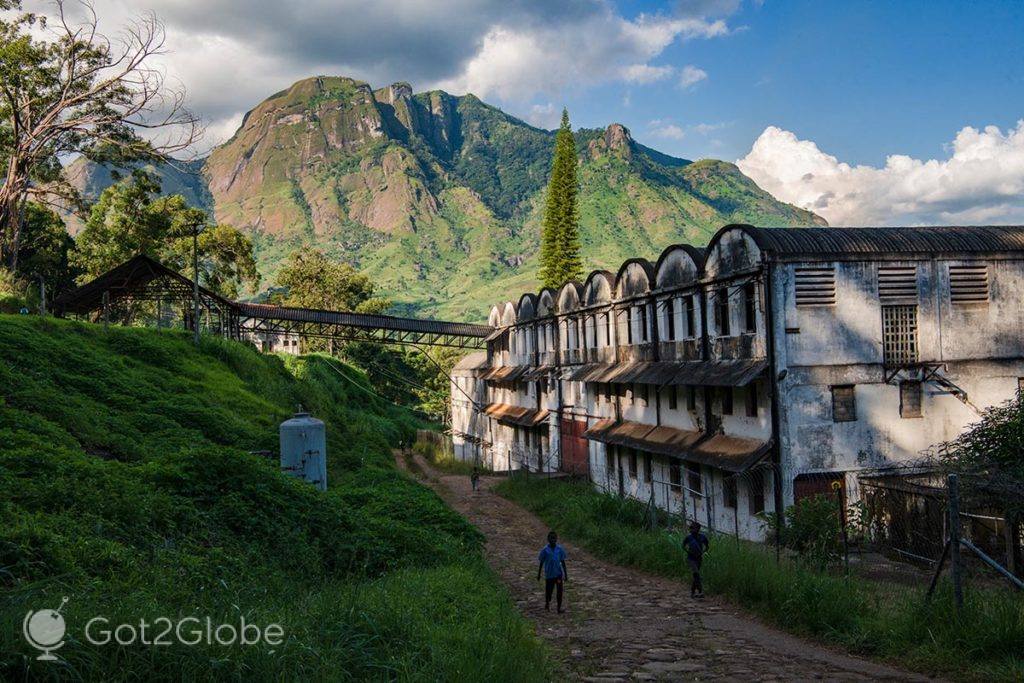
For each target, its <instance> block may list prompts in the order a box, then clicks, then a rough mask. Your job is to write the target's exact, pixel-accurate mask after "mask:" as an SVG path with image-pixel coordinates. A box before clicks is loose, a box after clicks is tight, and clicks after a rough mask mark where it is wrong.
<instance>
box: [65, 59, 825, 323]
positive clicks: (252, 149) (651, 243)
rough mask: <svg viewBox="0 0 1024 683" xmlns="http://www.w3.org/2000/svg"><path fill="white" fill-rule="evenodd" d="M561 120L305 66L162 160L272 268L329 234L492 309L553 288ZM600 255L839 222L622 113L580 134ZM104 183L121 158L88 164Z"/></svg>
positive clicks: (465, 311) (380, 276)
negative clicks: (645, 134) (673, 145)
mask: <svg viewBox="0 0 1024 683" xmlns="http://www.w3.org/2000/svg"><path fill="white" fill-rule="evenodd" d="M553 140H554V135H553V133H552V132H550V131H546V130H541V129H538V128H535V127H533V126H530V125H528V124H526V123H524V122H523V121H520V120H518V119H516V118H514V117H512V116H509V115H508V114H506V113H504V112H502V111H501V110H499V109H497V108H495V107H492V106H490V105H488V104H486V103H484V102H482V101H480V100H479V99H478V98H476V97H474V96H473V95H465V96H454V95H450V94H448V93H446V92H443V91H431V92H426V93H419V94H414V93H413V91H412V88H411V86H409V84H407V83H397V84H394V85H391V86H388V87H386V88H380V89H377V90H374V89H373V88H371V86H370V85H369V84H367V83H364V82H362V81H356V80H353V79H350V78H344V77H317V78H309V79H306V80H302V81H299V82H297V83H295V84H294V85H292V86H291V87H290V88H288V89H286V90H284V91H282V92H279V93H277V94H275V95H272V96H271V97H269V98H267V99H266V100H264V101H263V102H261V103H260V104H258V105H257V106H256V107H255V108H254V109H253V110H252V111H250V112H249V113H248V114H247V115H246V116H245V119H244V120H243V122H242V125H241V127H240V128H239V129H238V131H237V132H236V133H235V135H234V136H233V137H232V138H231V139H230V140H228V141H227V142H225V143H224V144H222V145H220V146H219V147H217V148H216V149H214V150H213V152H212V153H211V154H210V156H209V158H207V159H206V160H205V161H204V162H201V163H198V162H197V165H196V167H195V169H194V170H195V173H194V174H193V175H192V176H188V175H187V174H185V175H183V174H182V168H180V167H176V168H158V169H155V170H156V171H157V172H158V173H159V174H160V175H161V176H162V178H163V179H164V191H165V192H167V193H175V192H184V193H186V194H187V195H188V197H189V198H190V201H191V202H192V203H193V204H202V205H204V206H206V207H207V208H208V209H210V210H211V211H212V212H213V213H214V214H215V215H216V219H217V221H218V222H220V223H224V224H228V225H232V226H234V227H236V228H239V229H241V230H242V231H244V232H245V233H246V234H248V235H249V236H250V237H252V239H253V240H254V243H255V245H256V250H257V257H258V261H259V264H260V270H261V273H262V275H263V276H264V282H272V281H273V277H274V275H275V273H276V270H277V268H278V267H279V265H280V263H281V262H282V261H283V258H284V257H285V256H286V255H287V254H289V253H290V252H292V251H293V250H295V249H297V248H301V247H303V246H316V247H318V248H321V249H323V250H324V251H325V252H326V253H327V254H328V255H329V256H331V257H332V258H336V259H339V260H344V261H347V262H349V263H352V264H353V265H355V266H356V267H358V268H359V269H361V270H363V271H364V272H366V273H367V274H369V275H370V276H371V277H373V279H374V281H375V282H378V283H379V284H380V287H381V290H382V292H383V293H384V294H386V295H388V296H390V297H391V298H392V300H393V301H394V302H395V303H396V304H397V306H398V308H399V309H400V310H405V311H419V312H420V313H421V314H430V315H436V316H446V317H454V318H464V319H475V320H480V319H482V318H483V317H484V315H485V311H486V308H487V306H488V304H489V303H491V302H493V301H494V300H495V299H497V298H501V297H511V296H514V295H516V294H518V293H519V292H521V291H523V290H526V289H535V288H536V287H537V279H536V275H537V267H538V263H537V256H538V248H539V234H540V221H541V207H542V206H543V192H544V187H545V184H546V182H547V178H548V173H549V168H550V164H551V152H552V145H553ZM577 143H578V144H577V147H578V153H579V156H580V160H581V167H580V183H581V187H580V209H581V219H582V220H581V232H582V241H583V261H584V267H585V268H587V269H591V268H598V267H606V268H614V267H616V266H617V265H618V264H619V263H620V262H621V261H623V260H624V259H626V258H628V257H632V256H647V257H649V258H653V257H656V256H657V254H658V252H659V251H660V250H661V249H663V248H664V247H665V246H667V245H669V244H671V243H674V242H680V241H688V242H692V243H694V244H704V243H705V242H707V240H708V238H710V236H711V235H712V234H713V233H714V231H716V230H717V229H718V228H720V227H721V226H722V225H724V224H726V223H729V222H750V223H757V224H761V225H779V226H783V225H785V226H792V225H813V224H822V223H823V221H822V219H821V218H819V217H818V216H815V215H814V214H812V213H810V212H807V211H804V210H802V209H797V208H796V207H794V206H791V205H789V204H784V203H782V202H779V201H777V200H775V199H774V198H773V197H772V196H771V195H769V194H768V193H767V192H765V191H763V190H761V189H760V188H759V187H757V185H756V184H755V183H754V182H753V181H751V180H750V179H749V178H747V177H746V176H744V175H743V174H742V173H741V172H740V171H739V169H737V168H736V166H735V165H733V164H730V163H727V162H723V161H715V160H703V161H698V162H690V161H688V160H686V159H678V158H675V157H671V156H668V155H666V154H662V153H660V152H657V151H655V150H652V149H650V148H647V147H645V146H643V145H640V144H638V143H637V142H635V141H634V140H633V139H632V137H631V136H630V134H629V131H628V130H627V129H626V128H625V127H623V126H621V125H619V124H612V125H610V126H608V127H607V128H605V129H599V130H581V131H580V132H579V134H578V135H577ZM71 171H72V173H71V175H72V177H73V178H74V179H76V183H77V186H78V187H79V188H80V189H82V190H83V191H84V192H85V194H86V195H90V194H95V193H96V192H98V190H100V189H102V188H103V187H104V186H105V183H109V180H110V170H109V169H104V168H101V167H95V166H88V165H87V164H86V163H85V162H76V164H75V165H73V167H72V169H71Z"/></svg>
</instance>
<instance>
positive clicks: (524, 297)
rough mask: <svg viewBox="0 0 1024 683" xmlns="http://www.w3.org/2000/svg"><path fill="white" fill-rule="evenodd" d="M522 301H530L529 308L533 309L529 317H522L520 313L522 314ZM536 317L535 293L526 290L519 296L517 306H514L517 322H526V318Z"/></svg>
mask: <svg viewBox="0 0 1024 683" xmlns="http://www.w3.org/2000/svg"><path fill="white" fill-rule="evenodd" d="M524 301H529V302H530V308H531V309H532V310H533V314H532V315H530V317H528V318H523V317H522V314H523V302H524ZM536 317H537V295H536V294H533V293H532V292H526V293H525V294H523V295H522V296H521V297H519V303H518V304H517V307H516V320H517V321H518V322H526V321H527V320H533V319H535V318H536Z"/></svg>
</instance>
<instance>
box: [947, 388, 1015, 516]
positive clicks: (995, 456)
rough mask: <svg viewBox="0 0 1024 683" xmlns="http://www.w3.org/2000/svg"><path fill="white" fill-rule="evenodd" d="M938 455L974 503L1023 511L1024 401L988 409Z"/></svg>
mask: <svg viewBox="0 0 1024 683" xmlns="http://www.w3.org/2000/svg"><path fill="white" fill-rule="evenodd" d="M937 455H938V458H939V460H940V462H941V463H942V464H943V466H944V468H945V469H946V470H947V471H949V472H955V473H957V474H958V475H959V476H960V482H961V483H960V488H961V491H962V493H963V495H964V496H965V497H968V498H969V499H973V500H972V502H975V503H978V504H982V505H991V506H993V507H995V508H996V509H1006V510H1009V511H1013V512H1016V513H1017V514H1024V400H1022V395H1021V394H1020V393H1018V395H1017V398H1016V399H1014V400H1012V401H1007V402H1006V403H1003V404H1002V405H998V406H993V407H992V408H989V409H988V410H986V411H985V413H984V414H983V415H982V419H981V421H980V422H978V423H976V424H974V425H972V426H971V427H970V428H969V429H968V430H967V431H965V432H964V433H963V434H961V435H960V436H959V437H957V438H956V439H955V440H953V441H950V442H948V443H945V444H942V446H940V447H939V448H938V449H937Z"/></svg>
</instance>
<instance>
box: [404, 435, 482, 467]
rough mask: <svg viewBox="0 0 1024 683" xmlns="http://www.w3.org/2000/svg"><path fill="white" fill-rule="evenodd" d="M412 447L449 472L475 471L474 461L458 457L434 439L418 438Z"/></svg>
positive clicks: (435, 465) (432, 463) (433, 463)
mask: <svg viewBox="0 0 1024 683" xmlns="http://www.w3.org/2000/svg"><path fill="white" fill-rule="evenodd" d="M412 449H413V450H414V451H415V452H417V453H419V454H420V455H422V456H423V457H424V458H426V459H427V461H428V462H429V463H430V464H431V465H433V466H434V467H436V468H437V469H439V470H442V471H444V472H448V473H449V474H465V475H466V476H469V474H470V473H472V472H473V465H472V463H468V462H466V461H465V460H458V459H456V457H455V453H454V452H453V451H451V450H450V449H448V448H444V447H442V446H439V445H438V444H437V443H435V442H433V441H426V440H424V439H418V440H417V441H416V443H414V444H413V447H412Z"/></svg>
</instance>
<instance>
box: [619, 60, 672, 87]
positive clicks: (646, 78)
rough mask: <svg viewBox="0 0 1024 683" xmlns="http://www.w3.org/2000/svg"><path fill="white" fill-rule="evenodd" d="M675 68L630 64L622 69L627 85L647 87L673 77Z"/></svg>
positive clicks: (623, 78)
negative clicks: (633, 84) (636, 84)
mask: <svg viewBox="0 0 1024 683" xmlns="http://www.w3.org/2000/svg"><path fill="white" fill-rule="evenodd" d="M674 71H675V67H673V66H670V65H667V64H666V65H664V66H652V65H650V64H630V65H629V66H624V67H622V70H621V74H622V80H624V81H626V82H627V83H638V84H640V85H647V84H649V83H655V82H657V81H662V80H665V79H666V78H668V77H669V76H671V75H672V73H673V72H674Z"/></svg>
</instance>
